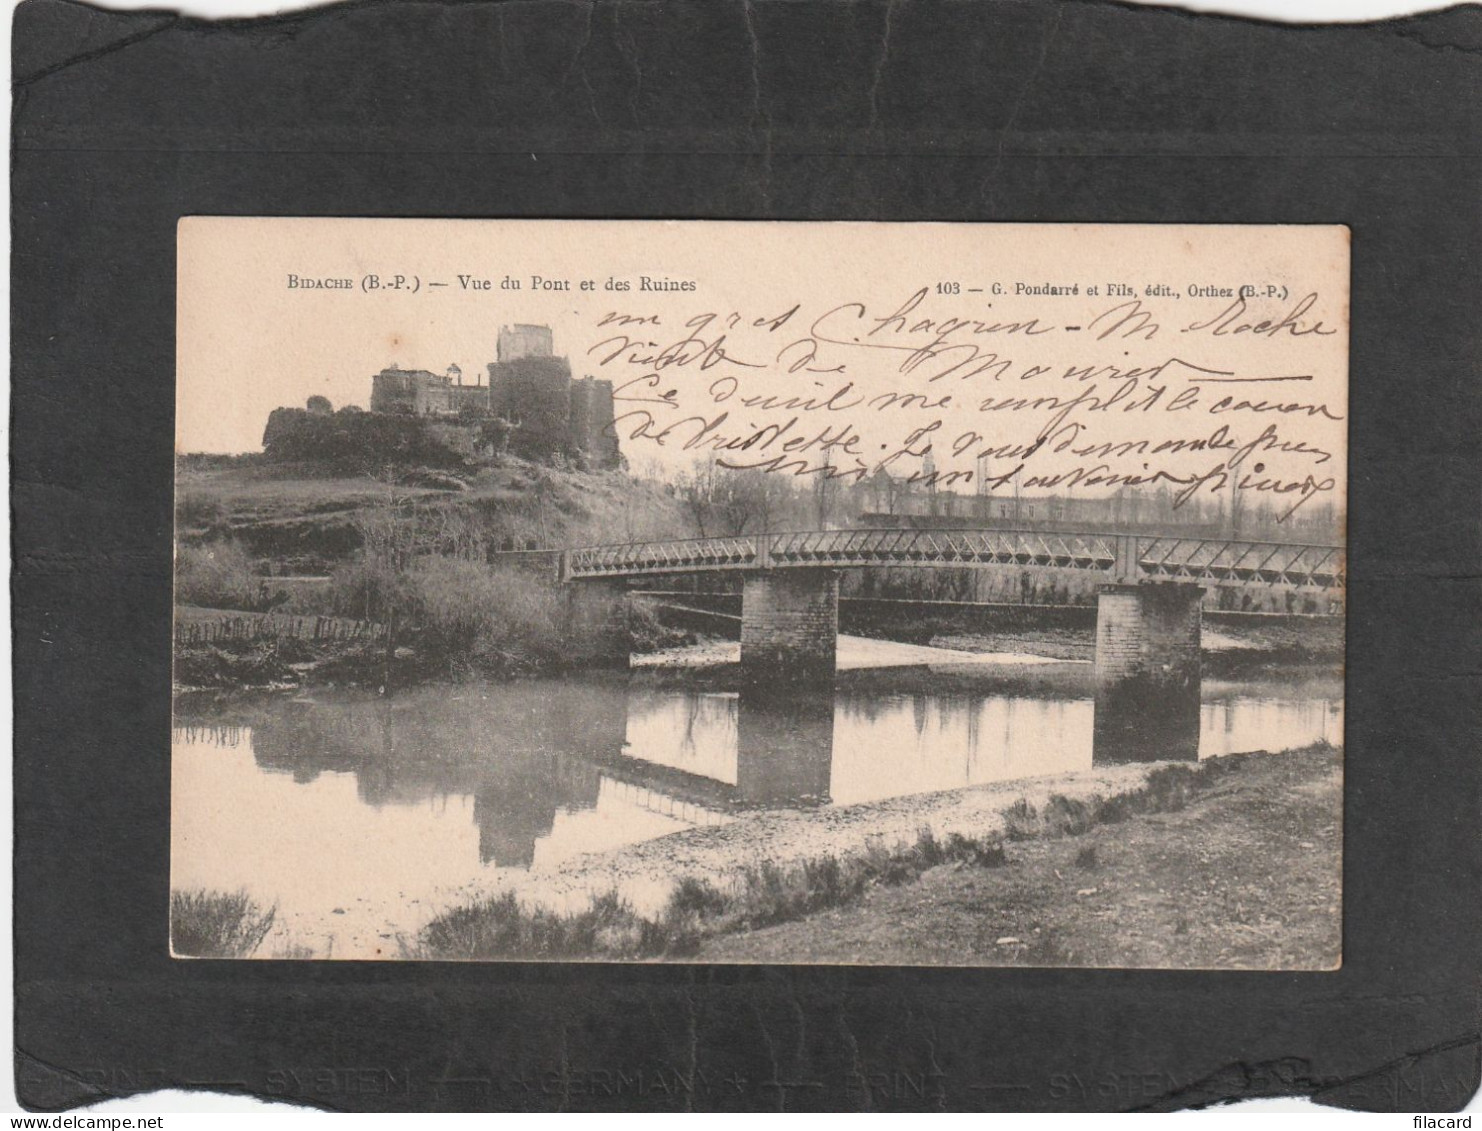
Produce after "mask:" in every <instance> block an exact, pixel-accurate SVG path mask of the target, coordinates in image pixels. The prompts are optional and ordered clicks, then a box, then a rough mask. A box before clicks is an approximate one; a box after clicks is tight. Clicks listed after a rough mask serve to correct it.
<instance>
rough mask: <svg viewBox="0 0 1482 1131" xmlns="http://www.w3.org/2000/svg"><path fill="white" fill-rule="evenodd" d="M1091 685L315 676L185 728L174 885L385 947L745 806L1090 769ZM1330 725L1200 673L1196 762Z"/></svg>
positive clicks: (282, 932)
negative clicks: (381, 693)
mask: <svg viewBox="0 0 1482 1131" xmlns="http://www.w3.org/2000/svg"><path fill="white" fill-rule="evenodd" d="M1093 710H1094V708H1093V703H1092V701H1091V699H1090V698H1089V697H1085V698H1077V697H1068V698H1061V697H1048V696H1041V695H1035V694H1025V693H1015V694H1007V693H995V692H991V691H985V692H983V693H977V692H971V693H964V692H960V691H954V692H952V693H900V692H891V691H861V690H857V689H854V690H849V689H838V690H835V691H834V692H833V693H832V694H829V693H827V692H824V693H815V694H811V695H809V694H802V695H791V696H788V697H786V698H779V697H778V696H776V695H775V694H774V695H772V696H766V697H763V696H752V695H750V694H747V695H743V694H741V693H737V692H726V691H706V690H696V689H693V688H664V687H656V686H654V685H652V684H650V683H645V682H643V681H639V680H633V681H629V680H626V679H621V678H619V679H611V678H609V679H603V678H591V679H559V680H557V679H550V680H530V681H522V682H516V683H510V684H489V685H445V686H444V685H431V686H424V687H420V688H417V689H415V690H412V691H408V692H405V693H400V694H398V695H396V696H393V697H390V698H385V699H382V698H376V697H373V696H369V695H365V694H356V693H348V692H339V693H336V692H314V693H312V694H305V695H300V696H296V697H292V698H281V697H279V698H264V699H261V700H258V701H254V702H251V703H250V704H248V705H246V706H243V705H241V704H238V705H236V706H233V707H232V708H230V709H227V710H223V709H222V708H221V707H220V705H216V706H212V707H210V708H203V709H193V708H192V707H191V706H190V704H188V703H185V704H183V705H182V709H181V711H180V712H179V714H178V717H177V725H176V727H175V731H174V743H173V765H172V778H173V781H172V790H173V792H172V821H171V837H172V852H171V882H172V887H174V888H177V889H180V888H209V889H219V890H236V889H239V888H242V889H246V890H247V891H248V892H249V893H250V894H251V895H252V896H253V897H254V898H255V899H257V900H258V901H259V902H260V903H262V904H264V905H276V907H277V916H278V920H277V921H278V924H279V927H278V930H277V931H276V932H275V935H274V936H273V937H272V938H270V940H269V944H268V945H267V946H266V947H265V953H262V954H260V955H259V956H260V957H273V956H274V952H273V945H275V944H274V942H273V940H274V939H276V940H277V944H276V945H280V946H281V945H283V944H287V943H291V944H292V945H293V946H295V947H298V948H308V949H311V950H312V951H313V952H314V953H315V954H316V955H317V956H319V957H329V956H336V955H338V956H344V957H350V956H357V957H378V956H379V957H395V956H397V954H398V953H399V941H398V940H404V939H410V938H412V937H414V936H415V934H416V932H417V930H418V929H419V928H420V927H421V926H422V925H423V924H425V923H426V921H427V920H428V919H430V918H431V917H432V916H433V915H434V914H436V913H437V912H438V911H440V910H442V909H443V908H445V907H448V906H452V905H454V904H457V903H459V902H462V901H465V900H467V899H469V898H471V897H472V895H474V894H476V893H483V892H487V891H489V890H490V889H491V888H493V887H498V886H501V885H502V883H503V882H504V881H513V880H517V879H518V880H521V881H525V882H527V883H528V881H529V880H530V879H532V878H533V877H535V876H538V874H539V873H541V872H542V871H549V870H551V869H554V868H555V867H557V866H558V865H560V864H562V863H563V862H569V861H570V860H572V859H573V858H575V857H577V856H579V855H581V854H583V853H598V852H604V851H607V850H610V849H614V848H619V847H622V846H624V845H630V844H635V843H637V842H640V841H645V840H649V839H652V838H656V837H662V836H666V835H668V834H671V833H677V832H681V831H683V830H686V829H691V828H695V827H697V826H700V825H706V824H715V823H720V822H726V821H731V820H734V819H736V818H737V816H738V815H742V814H745V813H747V812H751V811H756V810H758V809H763V810H764V809H769V808H779V807H786V808H806V807H811V806H823V805H834V806H842V805H854V804H858V803H861V802H870V801H878V800H882V799H886V798H892V797H899V796H903V795H908V794H916V793H927V792H933V791H938V790H949V789H956V788H960V787H963V786H971V785H979V784H985V783H990V782H1000V781H1008V780H1014V779H1019V778H1028V777H1038V776H1043V775H1049V774H1062V773H1065V772H1067V771H1075V770H1079V769H1089V768H1090V767H1091V766H1092V764H1093V751H1092V716H1093ZM1342 737H1343V701H1342V687H1341V684H1340V683H1338V682H1337V681H1336V680H1332V681H1323V682H1321V683H1318V684H1309V685H1305V686H1294V685H1293V684H1292V683H1291V682H1289V681H1268V682H1243V683H1220V682H1216V681H1210V680H1207V681H1206V682H1205V686H1204V690H1203V703H1202V709H1201V718H1200V738H1199V754H1200V757H1209V756H1212V755H1219V754H1226V753H1231V752H1235V751H1241V750H1257V749H1272V750H1275V749H1284V748H1290V747H1294V746H1298V745H1305V744H1307V743H1310V742H1313V741H1316V740H1319V739H1327V740H1330V741H1332V742H1334V743H1341V742H1342Z"/></svg>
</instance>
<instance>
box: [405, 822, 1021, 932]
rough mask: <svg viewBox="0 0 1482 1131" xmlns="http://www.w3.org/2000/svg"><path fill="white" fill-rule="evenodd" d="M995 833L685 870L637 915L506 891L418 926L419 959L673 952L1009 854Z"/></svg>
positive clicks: (616, 904) (605, 901)
mask: <svg viewBox="0 0 1482 1131" xmlns="http://www.w3.org/2000/svg"><path fill="white" fill-rule="evenodd" d="M1006 859H1007V858H1006V856H1005V854H1004V851H1003V847H1002V846H1001V845H1000V844H999V843H998V841H997V839H996V838H990V839H978V838H974V837H968V836H964V835H962V834H961V833H952V834H950V835H949V836H946V837H938V836H937V835H936V834H934V833H933V832H932V831H931V830H930V829H925V828H924V829H922V830H921V831H920V832H919V833H918V835H917V838H916V840H915V841H914V842H911V843H908V844H902V845H898V846H896V847H895V848H887V847H886V846H885V845H883V844H881V843H880V842H879V841H873V842H871V843H870V844H868V845H867V846H866V848H865V849H864V850H863V851H862V852H858V853H848V854H838V855H836V854H833V853H829V854H826V855H823V856H817V857H812V858H809V859H805V860H801V861H798V862H796V863H791V864H779V863H777V862H776V861H773V860H763V861H762V862H761V863H759V864H754V865H749V866H747V867H745V868H743V869H741V870H740V871H739V872H737V873H736V875H735V876H734V877H732V879H731V880H730V882H727V883H724V884H716V883H714V882H712V881H711V880H708V879H702V878H699V877H695V876H684V877H682V878H681V879H680V880H679V881H678V883H676V884H675V886H674V889H673V891H672V892H671V893H670V896H669V899H668V901H667V902H666V903H665V905H664V907H663V909H662V910H661V911H660V912H659V914H658V915H657V916H655V917H653V918H649V917H645V916H643V915H640V914H638V913H637V912H636V911H635V910H634V909H633V907H632V906H631V905H630V904H629V903H628V902H627V901H626V900H624V899H623V898H622V897H621V896H620V895H618V894H617V893H616V892H606V893H604V894H602V895H599V896H598V897H597V898H596V899H594V900H593V901H592V904H591V906H590V907H588V908H586V909H584V910H582V911H578V912H568V913H562V912H554V911H550V910H548V909H546V908H540V907H536V908H530V907H526V906H525V905H524V904H522V903H521V902H520V901H519V899H518V897H516V896H515V895H514V893H512V892H505V893H504V894H502V895H498V896H495V897H493V898H492V899H488V900H485V901H483V902H481V903H477V904H474V905H472V906H468V907H460V908H455V909H453V910H451V911H447V912H445V913H443V914H442V915H440V916H438V917H437V918H436V919H434V920H433V921H432V922H431V923H430V924H428V925H427V927H425V928H424V929H423V931H422V934H421V937H420V940H419V944H420V945H419V947H418V948H417V950H416V952H415V956H416V957H421V958H435V959H448V958H455V959H456V958H462V959H497V958H630V959H631V958H665V957H669V958H679V957H685V956H688V955H693V954H694V953H696V951H698V949H699V947H700V944H701V942H702V941H703V940H704V939H705V938H706V937H708V936H712V935H716V934H727V933H730V932H733V931H745V930H754V929H757V928H760V927H767V926H771V925H773V924H776V923H785V922H788V921H790V920H793V919H799V918H802V917H804V916H806V915H810V914H812V913H814V912H816V911H822V910H824V909H826V908H829V907H838V906H841V905H843V904H847V903H850V902H852V901H853V900H855V899H858V898H859V897H860V896H861V895H863V894H864V892H865V891H866V890H867V889H868V888H870V887H872V886H874V885H897V884H904V883H909V882H911V881H913V880H915V879H916V878H917V877H919V876H920V875H921V874H922V873H923V872H925V871H927V870H928V869H931V868H936V867H940V866H942V865H944V864H957V865H963V866H972V867H997V866H998V865H1000V864H1003V863H1005V862H1006Z"/></svg>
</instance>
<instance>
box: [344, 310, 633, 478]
mask: <svg viewBox="0 0 1482 1131" xmlns="http://www.w3.org/2000/svg"><path fill="white" fill-rule="evenodd" d="M495 358H496V360H494V361H491V362H489V364H488V377H489V380H488V384H482V383H480V382H479V380H478V377H477V376H476V377H475V379H474V383H473V384H465V383H464V381H463V373H462V371H461V370H460V369H459V368H458V366H456V365H452V366H449V367H448V370H447V372H446V373H433V372H431V371H430V370H426V369H401V368H399V367H397V366H396V365H391V366H388V367H387V368H385V369H383V370H381V372H379V373H377V374H376V375H375V376H374V377H372V378H371V402H370V405H371V412H373V413H383V414H386V415H394V416H416V417H426V418H432V419H441V420H446V421H453V420H467V421H470V422H474V423H482V422H503V424H504V425H506V427H507V436H508V450H509V451H510V452H511V453H513V454H514V455H517V456H520V457H522V458H524V459H530V460H536V461H541V462H549V461H550V460H551V459H552V458H554V457H555V456H557V455H562V456H566V457H568V458H572V459H580V460H582V461H584V462H585V463H586V464H587V465H588V466H590V467H593V468H614V467H617V466H618V464H619V458H620V457H619V451H618V439H617V434H616V433H615V432H614V430H613V427H612V424H613V401H612V382H611V381H598V380H595V379H594V378H592V377H582V378H580V379H579V380H578V379H575V378H573V377H572V375H571V362H570V361H569V360H567V359H566V358H564V357H558V356H556V353H555V341H554V336H553V334H552V333H551V328H550V327H549V326H533V325H523V324H516V325H514V326H504V327H501V328H500V331H499V337H498V341H497V345H496V353H495Z"/></svg>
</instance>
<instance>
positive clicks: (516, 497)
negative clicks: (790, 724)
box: [176, 456, 689, 573]
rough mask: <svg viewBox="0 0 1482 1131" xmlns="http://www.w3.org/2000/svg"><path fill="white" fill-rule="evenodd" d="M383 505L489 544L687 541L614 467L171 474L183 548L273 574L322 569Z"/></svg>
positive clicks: (194, 465)
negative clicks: (236, 548) (235, 545)
mask: <svg viewBox="0 0 1482 1131" xmlns="http://www.w3.org/2000/svg"><path fill="white" fill-rule="evenodd" d="M388 510H391V511H394V512H395V513H396V514H397V515H399V516H401V517H403V518H405V517H414V518H415V519H416V520H417V521H418V523H419V524H421V525H425V526H434V527H439V528H442V529H446V530H450V531H456V532H457V534H458V536H460V537H465V538H466V537H474V538H477V539H479V540H482V541H483V542H484V543H485V544H487V545H492V546H494V547H496V548H498V547H501V546H508V547H511V548H514V547H519V548H524V547H527V546H532V545H533V546H538V547H546V546H562V545H580V544H583V543H592V542H604V541H630V540H642V539H646V538H665V537H677V536H684V535H686V534H687V533H689V525H688V521H687V519H686V517H685V514H684V511H683V508H682V506H681V505H680V503H679V502H678V501H677V500H676V499H675V498H674V497H673V495H672V494H671V493H670V490H669V489H668V488H666V487H665V486H664V485H661V484H656V483H652V482H649V481H646V480H641V479H635V478H632V477H631V476H629V475H628V474H627V473H626V472H623V471H580V470H575V469H564V468H558V467H550V466H545V465H541V464H535V463H528V462H526V461H523V460H519V459H515V458H513V457H505V458H504V459H503V460H501V461H500V463H499V465H498V466H489V467H481V468H477V469H473V470H469V471H465V472H447V471H442V470H437V471H434V470H430V469H425V468H424V469H413V470H403V471H400V472H398V473H396V474H394V475H387V476H382V477H374V478H373V477H370V476H365V475H358V476H357V475H344V474H336V473H334V472H332V471H329V470H327V469H325V468H324V467H322V466H321V465H316V464H313V463H309V462H302V463H286V462H271V461H267V460H264V459H262V458H260V457H254V456H241V457H234V458H222V457H200V456H183V457H181V458H180V459H179V460H178V461H177V469H176V533H177V537H178V539H179V541H180V543H181V544H182V545H192V544H197V543H201V542H206V541H214V540H217V539H221V538H231V539H234V540H236V541H237V542H239V543H240V544H241V545H242V546H243V547H244V548H245V549H246V550H247V552H248V553H249V554H250V555H251V556H252V557H253V558H254V559H256V560H258V561H259V562H262V563H272V565H273V566H274V569H273V570H272V572H281V573H321V572H324V571H326V570H328V569H329V568H331V567H332V566H333V565H334V564H335V563H336V562H338V561H340V560H343V559H344V558H346V557H348V556H349V555H351V554H352V553H353V552H354V551H355V550H357V549H358V548H359V547H360V546H361V544H362V541H363V530H364V528H365V524H366V523H367V522H368V521H374V520H375V517H376V516H377V515H378V514H384V513H386V512H387V511H388Z"/></svg>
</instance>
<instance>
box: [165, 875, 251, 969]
mask: <svg viewBox="0 0 1482 1131" xmlns="http://www.w3.org/2000/svg"><path fill="white" fill-rule="evenodd" d="M276 914H277V908H276V907H269V908H267V909H266V910H264V909H263V908H262V907H260V906H259V905H258V904H257V903H256V902H255V901H254V900H253V899H252V898H251V897H250V896H249V895H248V894H247V893H246V892H245V891H235V892H222V891H206V890H204V889H200V888H196V889H192V890H190V891H172V892H171V893H170V950H171V951H172V952H173V953H175V954H176V955H179V956H181V957H185V958H248V957H250V956H251V955H252V954H253V952H254V951H256V950H257V948H258V947H259V946H261V945H262V940H263V939H264V938H266V937H267V933H268V931H270V930H272V927H273V920H274V918H275V916H276Z"/></svg>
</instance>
